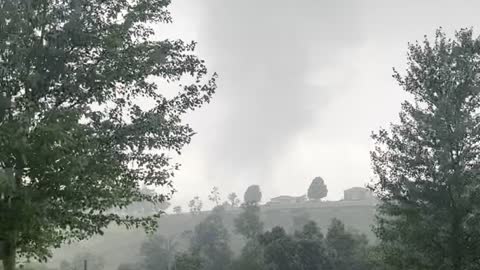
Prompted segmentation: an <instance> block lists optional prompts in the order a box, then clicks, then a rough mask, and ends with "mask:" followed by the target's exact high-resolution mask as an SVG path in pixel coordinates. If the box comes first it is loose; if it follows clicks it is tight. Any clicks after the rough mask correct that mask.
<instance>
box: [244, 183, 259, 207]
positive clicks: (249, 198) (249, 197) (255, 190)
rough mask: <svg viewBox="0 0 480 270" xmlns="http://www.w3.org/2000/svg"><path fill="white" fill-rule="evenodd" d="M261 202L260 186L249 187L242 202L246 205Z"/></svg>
mask: <svg viewBox="0 0 480 270" xmlns="http://www.w3.org/2000/svg"><path fill="white" fill-rule="evenodd" d="M261 200H262V192H261V191H260V186H258V185H251V186H249V187H248V188H247V190H246V191H245V194H244V196H243V201H244V202H245V203H247V204H258V203H259V202H260V201H261Z"/></svg>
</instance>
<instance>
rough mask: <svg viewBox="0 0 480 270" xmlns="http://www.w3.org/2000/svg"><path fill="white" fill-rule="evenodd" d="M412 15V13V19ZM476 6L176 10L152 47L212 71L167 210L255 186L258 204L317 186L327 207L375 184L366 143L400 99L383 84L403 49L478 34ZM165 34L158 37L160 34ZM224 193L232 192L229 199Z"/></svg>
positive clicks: (212, 2)
mask: <svg viewBox="0 0 480 270" xmlns="http://www.w3.org/2000/svg"><path fill="white" fill-rule="evenodd" d="M412 6H414V7H415V8H411V7H412ZM479 7H480V3H477V2H472V1H466V0H463V1H433V0H428V1H421V2H418V1H414V0H409V1H400V2H388V1H379V0H375V1H374V0H371V1H362V2H361V3H360V2H358V1H354V0H342V1H335V2H328V1H313V0H305V1H298V2H297V1H295V2H292V1H273V0H266V1H254V0H247V1H222V0H207V1H201V2H198V1H194V0H176V1H173V3H172V8H171V10H172V14H173V16H174V23H173V24H172V25H170V26H162V28H161V29H159V33H162V34H161V35H160V34H159V36H174V37H185V38H186V39H194V40H197V41H198V42H199V43H198V49H199V53H200V55H202V56H205V58H206V60H207V62H208V64H209V65H210V66H211V69H212V70H215V71H217V72H219V74H220V75H221V76H220V80H219V90H218V93H217V94H216V96H215V99H214V100H213V102H212V104H210V106H208V107H205V108H202V110H200V111H198V112H196V113H195V114H194V115H192V117H191V118H190V120H191V121H192V126H193V127H194V128H195V130H196V131H197V132H198V134H197V135H196V136H194V138H193V141H192V144H191V145H189V146H188V147H186V148H185V151H184V155H183V156H182V157H181V159H180V160H181V162H182V164H183V165H182V170H181V171H180V172H179V173H178V174H177V176H176V178H175V180H176V181H175V187H176V188H177V189H178V191H179V192H178V193H177V194H176V195H175V196H174V200H173V204H182V205H184V206H185V205H186V202H188V200H190V199H191V198H192V197H193V196H195V195H201V194H207V193H208V192H209V190H210V189H211V187H212V186H219V187H224V188H222V191H223V195H226V194H228V193H230V192H237V193H238V194H241V193H242V192H243V191H244V190H245V188H246V187H247V186H249V185H251V184H259V185H261V186H262V187H264V189H265V194H264V198H265V199H266V200H268V199H269V198H272V197H275V196H279V195H302V194H304V193H305V190H306V188H307V187H308V184H309V183H310V181H311V180H312V179H313V178H314V177H316V176H322V177H323V178H324V179H325V181H326V183H327V185H328V186H329V190H330V192H329V195H328V197H327V199H329V200H337V199H340V198H341V197H342V192H343V190H344V189H346V188H348V187H351V186H364V185H365V183H367V182H368V181H369V179H370V177H371V170H370V161H369V151H370V150H371V149H372V144H371V140H370V137H369V136H370V133H371V131H372V130H376V129H377V128H378V127H380V126H387V124H388V122H390V121H395V120H396V119H397V113H398V111H399V109H400V102H401V100H403V99H404V98H405V95H404V94H403V93H402V92H401V91H400V89H399V87H398V86H397V85H396V84H395V82H394V80H393V79H392V78H391V75H392V67H393V66H395V67H397V68H400V69H401V68H402V67H403V66H404V63H405V53H406V47H407V43H408V42H412V41H415V40H419V39H422V37H423V35H425V34H429V35H432V34H433V33H434V32H435V29H436V28H437V27H439V26H442V27H444V28H445V29H446V31H448V32H450V33H451V32H452V31H453V30H454V29H459V28H462V27H470V26H474V27H479V26H480V25H479V22H478V18H477V14H476V13H475V10H478V8H479ZM164 30H165V31H164ZM227 187H228V188H227Z"/></svg>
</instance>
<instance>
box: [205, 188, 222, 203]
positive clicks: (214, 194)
mask: <svg viewBox="0 0 480 270" xmlns="http://www.w3.org/2000/svg"><path fill="white" fill-rule="evenodd" d="M208 199H209V200H210V201H211V202H213V203H215V206H218V205H219V204H220V201H221V198H220V191H218V187H213V189H212V191H210V195H208Z"/></svg>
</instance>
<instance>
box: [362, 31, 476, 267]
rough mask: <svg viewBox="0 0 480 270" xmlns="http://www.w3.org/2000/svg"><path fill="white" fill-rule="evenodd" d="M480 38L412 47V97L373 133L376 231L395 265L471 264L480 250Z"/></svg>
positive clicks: (403, 81)
mask: <svg viewBox="0 0 480 270" xmlns="http://www.w3.org/2000/svg"><path fill="white" fill-rule="evenodd" d="M479 56H480V40H479V39H478V38H474V37H473V32H472V30H469V29H464V30H461V31H459V32H457V33H456V35H455V38H454V39H448V38H447V37H446V35H445V34H444V33H443V32H442V31H441V30H438V31H437V34H436V38H435V40H434V42H433V43H431V42H430V41H429V40H428V39H427V38H426V39H425V40H424V41H423V43H419V42H417V43H414V44H410V45H409V53H408V64H407V71H406V74H405V75H404V76H402V75H400V74H399V73H397V72H395V75H394V77H395V78H396V79H397V81H398V83H399V84H400V86H401V87H402V88H403V89H404V90H405V91H406V92H407V93H409V94H411V95H412V96H413V98H412V99H411V100H412V101H405V102H404V103H403V104H402V111H401V113H400V123H398V124H392V125H391V127H390V130H384V129H382V130H380V131H379V132H378V133H376V134H374V135H373V139H374V140H375V142H376V147H375V150H374V151H373V152H372V153H371V156H372V161H373V165H374V166H373V167H374V171H375V173H376V175H377V177H378V178H377V181H376V182H375V183H373V184H372V187H371V188H372V189H373V190H374V191H375V193H376V195H377V197H378V198H379V199H380V201H381V205H380V206H379V212H378V218H377V224H376V228H375V232H376V234H377V236H378V238H379V239H380V240H381V250H382V251H383V254H381V256H382V257H383V259H384V260H385V262H386V264H388V265H390V266H391V267H392V269H407V268H408V269H422V270H428V269H453V270H458V269H476V268H478V254H480V241H479V240H480V227H479V226H478V223H479V222H480V214H479V213H480V199H479V198H480V189H479V185H478V179H479V171H478V158H479V156H480V145H479V144H478V141H480V132H479V127H480V116H479V115H478V111H479V104H480V95H479V93H480V77H479V72H480V57H479Z"/></svg>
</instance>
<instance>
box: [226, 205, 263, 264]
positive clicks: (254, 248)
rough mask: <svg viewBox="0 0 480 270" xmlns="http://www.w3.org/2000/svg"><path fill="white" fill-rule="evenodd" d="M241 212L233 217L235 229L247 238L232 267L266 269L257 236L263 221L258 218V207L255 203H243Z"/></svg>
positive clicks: (260, 232)
mask: <svg viewBox="0 0 480 270" xmlns="http://www.w3.org/2000/svg"><path fill="white" fill-rule="evenodd" d="M242 210H243V211H242V213H240V214H239V215H238V216H237V217H236V218H235V219H234V226H235V231H236V232H237V233H239V234H241V235H242V236H243V237H245V239H246V240H247V242H246V244H245V246H244V247H243V248H242V252H241V255H240V257H239V258H237V259H236V260H235V261H234V262H233V264H232V269H234V270H241V269H252V270H261V269H266V268H265V267H266V266H265V263H264V260H263V248H262V246H261V244H260V243H259V241H258V237H259V236H260V235H261V234H262V233H263V222H262V221H261V220H260V207H258V205H256V204H243V205H242Z"/></svg>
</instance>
